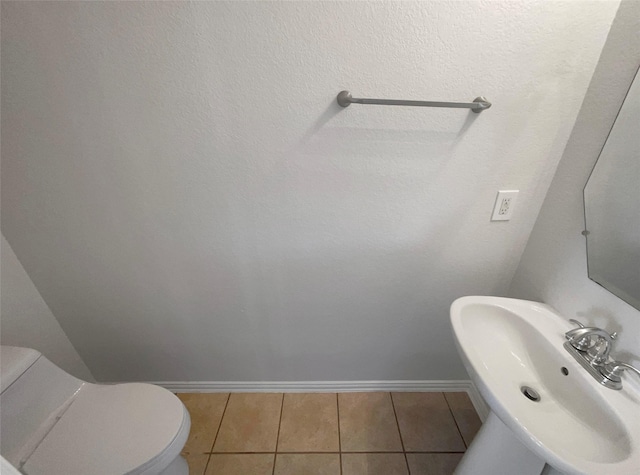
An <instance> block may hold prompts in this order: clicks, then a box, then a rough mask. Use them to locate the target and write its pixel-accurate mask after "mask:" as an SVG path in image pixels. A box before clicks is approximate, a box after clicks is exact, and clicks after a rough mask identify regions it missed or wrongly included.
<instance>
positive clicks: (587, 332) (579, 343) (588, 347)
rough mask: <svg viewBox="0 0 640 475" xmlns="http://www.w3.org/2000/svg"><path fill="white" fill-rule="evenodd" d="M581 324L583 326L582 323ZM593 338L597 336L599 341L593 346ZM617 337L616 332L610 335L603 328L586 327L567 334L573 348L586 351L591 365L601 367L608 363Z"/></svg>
mask: <svg viewBox="0 0 640 475" xmlns="http://www.w3.org/2000/svg"><path fill="white" fill-rule="evenodd" d="M574 321H576V320H574ZM576 322H577V321H576ZM577 323H579V322H577ZM579 324H580V325H582V324H581V323H579ZM593 336H597V337H598V339H597V340H596V342H595V343H594V344H591V337H593ZM616 336H617V334H616V333H615V332H614V333H611V334H609V332H608V331H606V330H603V329H602V328H598V327H585V326H582V327H581V328H575V329H573V330H569V331H568V332H567V333H565V337H566V338H567V340H569V343H570V344H571V346H573V347H574V348H575V349H576V350H578V351H586V352H587V355H588V356H589V359H590V360H591V361H590V362H591V364H594V365H601V364H604V363H606V362H607V360H608V359H609V354H610V353H611V348H612V346H613V340H615V339H616Z"/></svg>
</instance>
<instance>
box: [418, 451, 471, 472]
mask: <svg viewBox="0 0 640 475" xmlns="http://www.w3.org/2000/svg"><path fill="white" fill-rule="evenodd" d="M463 455H464V454H407V462H409V470H410V473H411V475H451V474H452V473H453V471H454V470H455V469H456V466H457V465H458V464H459V463H460V459H462V456H463Z"/></svg>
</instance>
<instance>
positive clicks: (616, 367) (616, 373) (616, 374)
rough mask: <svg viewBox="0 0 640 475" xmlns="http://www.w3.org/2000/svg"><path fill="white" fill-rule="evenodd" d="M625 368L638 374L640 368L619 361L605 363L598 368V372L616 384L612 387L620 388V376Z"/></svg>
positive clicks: (639, 373) (639, 374)
mask: <svg viewBox="0 0 640 475" xmlns="http://www.w3.org/2000/svg"><path fill="white" fill-rule="evenodd" d="M625 370H629V371H632V372H634V373H636V374H637V375H638V376H640V370H639V369H638V368H634V367H633V366H631V365H630V364H628V363H622V362H621V361H613V362H611V363H606V364H605V365H603V366H602V367H601V368H600V374H602V376H604V377H605V378H607V379H608V380H610V381H611V382H613V383H614V384H615V385H616V387H614V389H620V388H622V378H621V377H620V376H621V374H622V372H623V371H625Z"/></svg>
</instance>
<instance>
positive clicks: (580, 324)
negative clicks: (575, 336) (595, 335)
mask: <svg viewBox="0 0 640 475" xmlns="http://www.w3.org/2000/svg"><path fill="white" fill-rule="evenodd" d="M569 322H570V323H573V324H574V325H578V327H580V328H584V325H583V324H582V323H580V322H579V321H578V320H576V319H575V318H570V319H569Z"/></svg>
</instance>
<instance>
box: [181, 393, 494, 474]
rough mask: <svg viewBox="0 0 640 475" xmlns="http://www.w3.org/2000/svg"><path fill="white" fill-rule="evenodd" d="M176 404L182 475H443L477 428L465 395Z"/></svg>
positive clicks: (274, 397)
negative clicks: (182, 440)
mask: <svg viewBox="0 0 640 475" xmlns="http://www.w3.org/2000/svg"><path fill="white" fill-rule="evenodd" d="M178 397H179V398H180V399H181V400H182V401H183V402H184V404H185V405H186V406H187V408H188V409H189V413H190V414H191V433H190V435H189V440H188V441H187V444H186V445H185V447H184V451H183V455H184V456H185V458H186V459H187V461H188V462H189V468H190V475H294V474H295V475H315V474H317V475H409V474H411V475H418V474H428V475H450V474H451V473H452V472H453V470H454V468H455V466H456V464H457V463H458V462H459V460H460V458H461V457H462V454H463V453H464V451H465V450H466V448H467V446H468V445H469V444H470V443H471V440H472V439H473V437H474V435H475V434H476V432H477V431H478V429H479V428H480V424H481V423H480V419H479V418H478V415H477V414H476V411H475V410H474V408H473V406H472V405H471V401H470V400H469V397H468V396H467V394H466V393H340V394H335V393H334V394H327V393H313V394H297V393H296V394H261V393H250V394H241V393H234V394H219V393H213V394H189V393H182V394H178Z"/></svg>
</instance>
